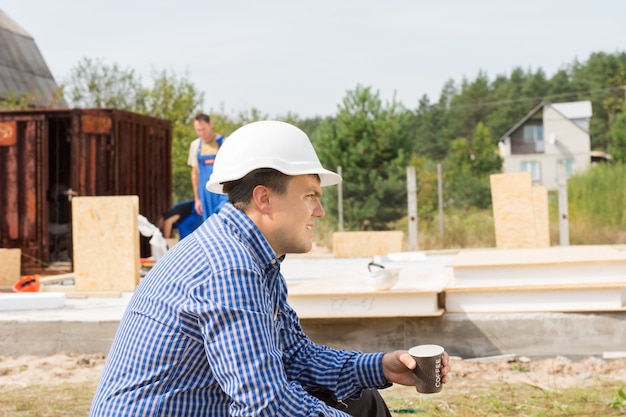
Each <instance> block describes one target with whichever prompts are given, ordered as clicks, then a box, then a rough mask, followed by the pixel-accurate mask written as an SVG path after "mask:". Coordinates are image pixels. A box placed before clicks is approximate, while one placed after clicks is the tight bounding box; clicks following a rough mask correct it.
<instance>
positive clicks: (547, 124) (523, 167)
mask: <svg viewBox="0 0 626 417" xmlns="http://www.w3.org/2000/svg"><path fill="white" fill-rule="evenodd" d="M591 114H592V112H591V102H590V101H574V102H568V103H548V102H542V103H541V104H539V105H538V106H537V107H535V108H534V109H532V110H531V111H530V112H529V113H528V114H527V115H526V116H525V117H524V118H523V119H522V120H520V121H519V122H518V123H517V124H516V125H515V126H513V127H512V128H511V129H510V130H509V131H508V132H506V133H505V134H504V135H503V136H502V137H501V138H500V139H499V141H498V147H499V149H500V155H501V156H502V158H503V161H504V162H503V171H504V173H511V172H522V171H528V172H530V175H531V178H532V181H533V184H534V185H543V186H545V187H546V188H547V189H548V190H555V189H557V187H558V181H559V175H562V174H563V173H564V175H566V177H568V178H569V177H570V176H571V175H572V174H573V173H575V172H582V171H585V170H587V169H588V168H589V167H590V165H591V135H590V133H589V121H590V119H591Z"/></svg>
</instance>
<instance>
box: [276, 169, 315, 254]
mask: <svg viewBox="0 0 626 417" xmlns="http://www.w3.org/2000/svg"><path fill="white" fill-rule="evenodd" d="M321 196H322V188H321V187H320V181H319V178H318V177H317V176H316V175H297V176H295V177H293V178H292V179H291V180H290V181H289V184H288V186H287V192H286V193H285V194H283V195H280V194H276V193H275V192H274V193H272V194H271V197H270V198H271V216H272V227H271V230H270V233H269V236H268V241H269V242H270V244H271V245H272V248H273V249H274V251H275V252H276V254H277V255H279V256H281V255H283V254H286V253H305V252H308V251H310V250H311V247H312V246H313V227H314V225H315V219H316V218H319V217H323V216H324V214H325V212H324V208H323V207H322V204H321V203H320V198H321Z"/></svg>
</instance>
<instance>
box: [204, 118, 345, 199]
mask: <svg viewBox="0 0 626 417" xmlns="http://www.w3.org/2000/svg"><path fill="white" fill-rule="evenodd" d="M259 168H273V169H275V170H277V171H280V172H282V173H283V174H287V175H303V174H317V175H319V177H320V185H321V186H322V187H325V186H327V185H335V184H339V183H340V182H341V177H340V176H339V175H337V174H336V173H334V172H332V171H329V170H327V169H324V168H323V167H322V164H321V163H320V160H319V158H318V157H317V154H316V153H315V150H314V149H313V145H312V144H311V141H310V140H309V137H308V136H307V135H306V133H304V132H303V131H302V130H300V129H298V128H297V127H295V126H293V125H290V124H289V123H285V122H279V121H275V120H265V121H260V122H253V123H250V124H247V125H245V126H242V127H240V128H239V129H237V130H235V131H234V132H233V133H232V134H231V135H230V136H229V137H228V138H227V139H226V140H225V141H224V143H223V144H222V146H221V147H220V149H219V151H218V152H217V156H216V157H215V162H214V164H213V173H212V174H211V177H210V178H209V181H208V182H207V184H206V188H207V190H209V191H212V192H214V193H223V192H224V191H223V187H222V185H223V184H224V183H225V182H228V181H235V180H238V179H241V178H243V177H244V176H246V174H248V173H250V172H252V171H253V170H255V169H259Z"/></svg>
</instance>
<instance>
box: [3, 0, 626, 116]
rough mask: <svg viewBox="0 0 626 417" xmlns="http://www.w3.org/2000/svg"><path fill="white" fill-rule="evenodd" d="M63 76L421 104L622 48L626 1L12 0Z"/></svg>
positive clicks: (266, 107) (232, 93)
mask: <svg viewBox="0 0 626 417" xmlns="http://www.w3.org/2000/svg"><path fill="white" fill-rule="evenodd" d="M0 9H2V10H3V11H4V12H5V13H6V14H7V15H8V16H9V17H11V18H12V19H13V20H14V21H15V22H16V23H18V24H19V25H20V26H21V27H22V28H23V29H25V30H26V31H27V32H28V33H29V34H30V35H31V36H32V37H33V38H34V39H35V42H36V43H37V46H38V47H39V49H40V51H41V53H42V54H43V56H44V58H45V60H46V62H47V63H48V66H49V67H50V70H51V71H52V74H53V75H54V77H55V79H56V81H57V82H58V83H62V82H63V81H65V80H66V79H67V78H68V77H69V75H70V72H71V69H72V68H74V67H75V66H76V65H77V64H78V62H79V61H80V60H81V59H82V58H84V57H88V58H94V59H96V58H98V59H103V60H104V62H105V63H106V64H108V65H113V64H118V65H119V66H120V67H122V68H131V69H133V70H135V71H136V72H138V73H139V74H140V75H141V76H142V79H143V80H144V81H145V82H146V83H150V81H151V74H152V73H153V70H157V71H162V70H167V71H170V72H174V73H176V74H178V75H181V76H185V77H186V78H188V79H189V80H190V81H191V82H193V84H194V85H195V86H196V87H197V89H198V90H199V91H201V92H203V93H204V110H205V111H219V112H221V113H226V114H236V113H237V112H239V111H246V110H249V109H251V108H256V109H259V110H260V111H261V112H262V113H265V114H268V115H269V116H281V115H285V114H287V112H291V113H294V114H297V115H299V116H300V117H303V118H304V117H313V116H316V115H319V116H327V115H332V114H335V113H336V111H337V106H338V105H340V104H341V102H342V99H343V98H344V97H345V96H346V92H347V91H348V90H353V89H354V88H355V87H356V86H357V85H363V86H370V87H372V88H373V89H374V90H375V91H378V92H379V94H380V97H381V98H382V99H383V100H391V99H392V97H393V96H394V94H395V96H396V99H397V100H398V101H400V102H402V103H403V104H404V105H405V106H406V107H408V108H411V109H414V108H416V107H417V104H418V101H419V99H420V97H422V96H423V95H424V94H426V95H428V96H429V98H430V99H431V101H436V100H437V99H438V97H439V93H440V91H441V88H442V87H443V85H444V83H445V82H446V81H447V80H449V79H452V80H454V81H455V82H457V83H460V82H461V81H462V79H463V77H467V78H469V79H473V78H475V77H476V76H477V74H478V73H479V71H481V70H482V71H484V72H485V73H486V74H487V75H488V77H489V79H490V80H493V79H494V78H495V77H496V76H497V75H499V74H505V75H508V74H510V72H511V70H512V69H514V68H516V67H521V68H523V69H525V70H531V71H535V70H537V69H538V68H541V69H543V70H544V71H545V72H546V75H547V76H548V77H550V76H552V75H553V74H554V72H555V71H557V70H558V69H560V68H561V67H563V66H565V65H568V64H570V63H572V62H573V61H574V60H575V59H578V60H580V61H585V60H586V59H587V58H588V57H589V55H590V54H591V53H593V52H606V53H615V52H622V51H624V50H626V20H625V16H626V1H623V0H595V1H584V2H583V1H578V0H569V1H561V0H526V1H523V2H522V1H502V0H475V1H467V0H440V1H432V0H430V1H423V0H386V1H384V2H383V1H371V0H359V1H357V0H334V1H331V0H316V1H308V0H303V1H287V0H282V1H280V0H264V1H258V0H229V1H220V2H217V1H212V0H205V1H194V0H178V1H163V0H151V1H145V0H124V1H122V0H110V1H107V2H102V1H100V2H95V1H92V0H56V1H51V0H3V1H2V3H1V4H0Z"/></svg>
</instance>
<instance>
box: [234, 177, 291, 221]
mask: <svg viewBox="0 0 626 417" xmlns="http://www.w3.org/2000/svg"><path fill="white" fill-rule="evenodd" d="M292 178H293V177H292V176H290V175H287V174H283V173H282V172H280V171H277V170H275V169H272V168H259V169H255V170H254V171H251V172H249V173H248V174H246V176H245V177H243V178H241V179H239V180H235V181H229V182H227V183H224V192H225V193H226V194H228V199H229V200H230V201H231V202H232V203H233V205H234V206H235V207H237V208H238V209H239V210H242V211H243V210H244V209H245V208H246V207H247V206H248V203H250V200H252V191H253V190H254V187H256V186H257V185H264V186H266V187H267V188H269V189H271V190H273V191H275V192H277V193H278V194H281V195H282V194H285V193H286V192H287V185H288V184H289V181H290V180H291V179H292Z"/></svg>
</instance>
